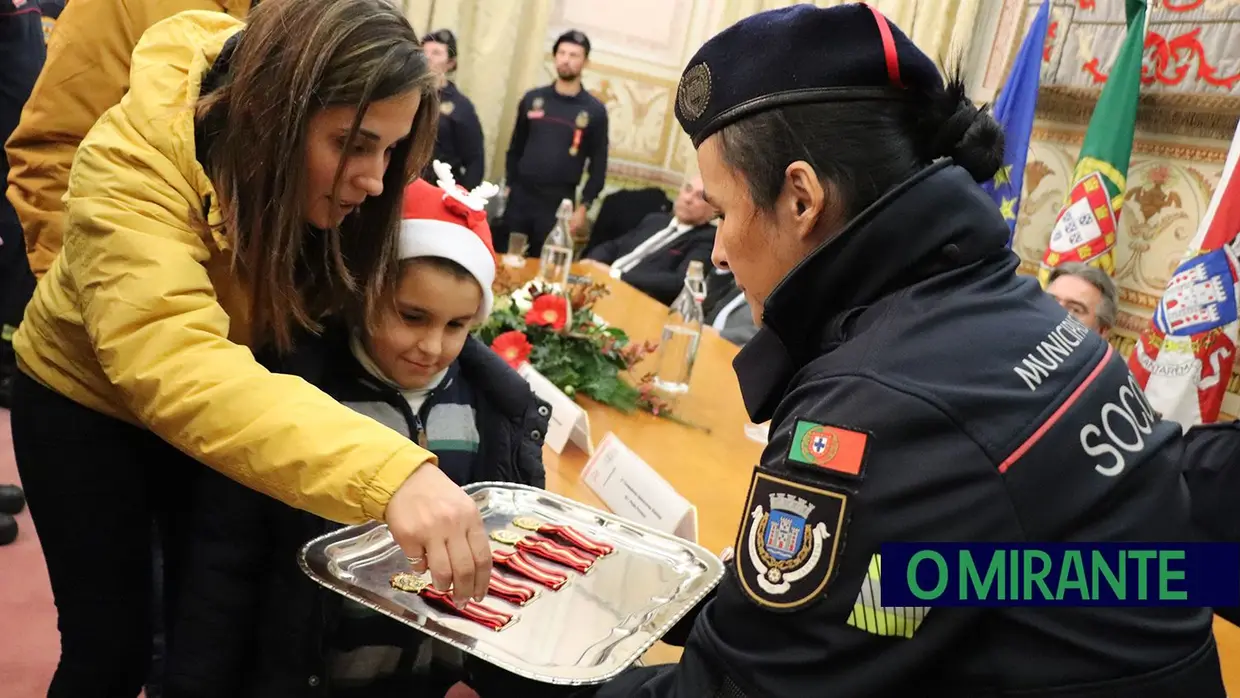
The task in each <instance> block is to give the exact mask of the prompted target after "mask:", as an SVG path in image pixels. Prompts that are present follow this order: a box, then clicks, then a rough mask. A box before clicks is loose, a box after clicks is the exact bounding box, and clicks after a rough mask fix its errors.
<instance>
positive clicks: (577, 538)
mask: <svg viewBox="0 0 1240 698" xmlns="http://www.w3.org/2000/svg"><path fill="white" fill-rule="evenodd" d="M512 525H513V526H516V527H517V528H524V529H525V530H527V531H534V532H535V533H541V534H543V535H544V536H550V537H552V538H559V539H560V540H562V541H564V542H565V543H568V544H569V545H571V546H573V547H575V548H577V549H578V550H583V551H585V552H587V553H590V554H591V555H593V556H595V557H606V556H608V555H611V554H612V553H613V552H615V550H616V548H615V546H612V545H609V544H607V543H600V542H599V541H596V540H592V539H590V538H587V537H586V536H585V534H584V533H582V532H581V531H578V530H577V529H575V528H573V527H571V526H565V525H563V524H551V523H545V522H542V521H539V520H538V519H535V518H534V517H532V516H520V517H517V518H515V519H513V520H512Z"/></svg>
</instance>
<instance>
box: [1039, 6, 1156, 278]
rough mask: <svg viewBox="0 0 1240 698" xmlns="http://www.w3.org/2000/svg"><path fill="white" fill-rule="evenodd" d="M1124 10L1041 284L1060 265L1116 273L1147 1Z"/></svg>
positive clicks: (1044, 262) (1044, 259) (1041, 271)
mask: <svg viewBox="0 0 1240 698" xmlns="http://www.w3.org/2000/svg"><path fill="white" fill-rule="evenodd" d="M1125 11H1126V14H1127V20H1128V33H1127V36H1125V37H1124V43H1123V45H1122V46H1120V50H1119V56H1118V57H1117V58H1116V59H1115V65H1114V66H1112V68H1111V74H1110V75H1109V76H1108V77H1107V81H1106V84H1105V85H1103V87H1102V94H1101V95H1100V96H1099V97H1098V104H1097V105H1096V106H1095V107H1094V114H1093V116H1092V117H1091V118H1090V120H1089V128H1088V129H1087V130H1086V131H1085V140H1084V142H1083V143H1082V144H1081V152H1080V155H1078V156H1077V162H1076V169H1075V170H1074V171H1073V173H1072V186H1071V187H1070V188H1069V189H1068V196H1067V198H1066V201H1065V202H1064V206H1063V208H1062V209H1061V210H1060V212H1059V217H1058V218H1057V219H1056V220H1055V228H1054V229H1053V230H1052V231H1051V239H1050V244H1048V245H1047V247H1046V252H1045V254H1043V256H1042V265H1041V269H1039V270H1038V278H1039V280H1041V282H1042V285H1043V286H1045V285H1046V282H1047V278H1048V277H1049V276H1050V272H1051V270H1052V269H1054V268H1055V267H1057V266H1059V265H1060V264H1063V263H1064V262H1086V263H1089V264H1092V265H1094V266H1096V267H1099V268H1101V269H1102V270H1103V271H1105V272H1106V273H1107V274H1112V273H1114V271H1115V237H1116V234H1117V233H1118V231H1119V216H1120V211H1121V210H1122V207H1123V203H1124V192H1125V191H1126V190H1127V189H1128V162H1129V160H1130V158H1131V156H1132V136H1133V132H1134V131H1135V130H1136V125H1137V99H1138V97H1139V96H1140V94H1141V61H1142V58H1143V57H1144V55H1145V31H1146V25H1147V21H1148V17H1149V8H1148V7H1147V6H1146V0H1128V2H1127V5H1126V6H1125Z"/></svg>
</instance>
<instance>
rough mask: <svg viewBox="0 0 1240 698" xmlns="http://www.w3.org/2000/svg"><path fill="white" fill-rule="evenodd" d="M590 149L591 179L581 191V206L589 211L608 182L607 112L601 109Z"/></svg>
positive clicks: (588, 155)
mask: <svg viewBox="0 0 1240 698" xmlns="http://www.w3.org/2000/svg"><path fill="white" fill-rule="evenodd" d="M591 131H592V133H591V134H590V149H589V151H587V157H588V158H589V159H590V178H589V179H587V180H586V186H585V189H583V190H582V191H581V205H582V206H584V207H585V208H586V209H587V210H588V209H589V208H590V206H592V205H594V200H595V199H597V198H598V196H599V194H601V193H603V184H604V183H605V182H606V181H607V148H608V142H609V139H608V136H607V110H606V109H602V108H600V109H599V116H598V119H597V121H596V122H595V126H594V128H593V129H591Z"/></svg>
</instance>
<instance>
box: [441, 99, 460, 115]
mask: <svg viewBox="0 0 1240 698" xmlns="http://www.w3.org/2000/svg"><path fill="white" fill-rule="evenodd" d="M454 111H456V102H440V103H439V113H440V114H443V115H444V116H452V112H454Z"/></svg>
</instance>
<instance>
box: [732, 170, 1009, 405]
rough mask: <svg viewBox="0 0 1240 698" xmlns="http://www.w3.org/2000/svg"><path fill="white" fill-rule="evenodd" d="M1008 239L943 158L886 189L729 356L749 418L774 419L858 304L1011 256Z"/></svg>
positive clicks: (988, 207) (968, 181)
mask: <svg viewBox="0 0 1240 698" xmlns="http://www.w3.org/2000/svg"><path fill="white" fill-rule="evenodd" d="M909 221H917V223H916V224H915V225H910V224H909ZM1007 240H1008V227H1007V224H1006V222H1005V221H1004V220H1003V217H1002V216H1001V215H1000V214H999V212H998V210H997V209H996V208H995V206H994V203H993V202H992V201H991V200H990V199H989V198H988V197H987V196H986V194H985V192H984V191H983V190H982V189H981V187H979V186H978V185H977V183H976V182H974V181H973V179H972V177H970V176H969V174H968V173H967V172H966V171H965V170H964V169H963V168H960V167H958V166H955V165H952V164H951V162H950V161H948V160H944V161H940V162H938V163H936V164H934V165H931V166H930V167H928V168H926V169H924V170H922V171H921V172H919V173H917V174H916V175H914V176H913V177H911V178H910V179H908V180H907V181H905V182H904V183H903V184H901V185H899V186H897V187H896V188H895V189H893V190H892V191H891V192H888V193H887V194H886V195H884V196H883V197H882V198H880V199H879V200H878V201H876V202H875V203H874V204H873V205H872V206H870V207H869V208H867V209H866V210H865V211H863V212H861V214H860V215H858V216H857V217H856V218H854V219H853V220H852V221H851V222H850V223H849V224H848V225H847V226H846V227H845V228H844V230H843V231H842V232H841V233H840V234H839V235H837V236H836V237H835V238H834V239H832V240H830V241H828V242H826V243H824V244H823V245H822V246H820V247H818V248H817V249H816V250H814V251H813V252H811V253H810V254H809V256H807V257H806V258H805V259H803V260H802V261H801V263H800V264H798V265H797V266H796V267H795V268H794V269H793V270H792V271H791V272H789V274H788V275H787V276H786V277H784V279H783V281H781V282H780V283H779V284H778V285H777V286H776V287H775V290H774V291H773V292H772V293H771V295H770V297H769V298H768V299H767V303H766V308H765V310H764V312H763V315H762V329H761V330H759V332H758V333H757V334H756V335H755V336H754V337H753V339H751V340H750V341H749V342H748V343H746V345H745V347H744V348H743V349H742V350H741V351H740V353H739V354H737V356H736V358H735V360H734V361H733V367H734V368H735V370H736V374H737V378H738V379H739V381H740V387H741V394H742V396H743V397H744V399H745V407H746V409H747V410H748V411H749V414H750V416H751V418H752V419H753V421H754V422H765V421H767V420H768V419H770V418H771V416H772V414H773V412H774V410H775V407H776V405H777V404H778V403H779V401H780V399H781V398H782V397H783V394H784V390H785V388H786V387H787V385H788V383H789V382H790V381H791V380H792V378H793V376H794V375H795V374H796V372H797V371H798V370H800V369H801V368H802V367H804V366H805V365H806V364H808V363H809V362H810V361H812V360H813V359H815V358H816V357H818V356H820V355H822V354H824V353H827V352H829V351H830V349H831V348H833V347H832V345H833V343H834V342H838V341H840V340H842V339H843V334H844V332H845V331H846V329H847V328H846V326H847V324H848V321H849V320H850V319H851V318H853V317H855V316H856V314H857V313H858V312H859V311H860V310H862V309H864V308H865V307H867V306H869V305H872V304H873V303H875V302H876V301H878V300H880V299H881V298H883V297H884V296H887V295H889V294H891V293H893V292H895V291H898V290H900V289H902V288H907V287H909V286H912V285H913V284H915V283H917V282H919V281H922V280H925V279H927V278H930V277H931V276H934V275H937V274H941V273H943V272H946V271H949V270H951V269H955V268H959V267H963V266H966V265H969V264H973V263H975V262H977V261H979V260H982V259H985V258H987V257H996V256H1003V255H1008V256H1010V255H1011V252H1010V250H1008V249H1007Z"/></svg>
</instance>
